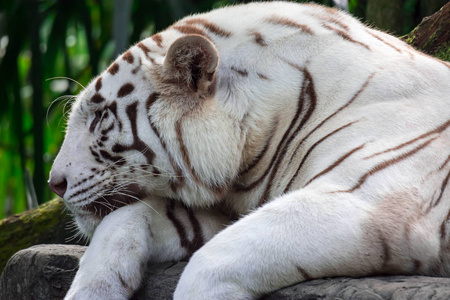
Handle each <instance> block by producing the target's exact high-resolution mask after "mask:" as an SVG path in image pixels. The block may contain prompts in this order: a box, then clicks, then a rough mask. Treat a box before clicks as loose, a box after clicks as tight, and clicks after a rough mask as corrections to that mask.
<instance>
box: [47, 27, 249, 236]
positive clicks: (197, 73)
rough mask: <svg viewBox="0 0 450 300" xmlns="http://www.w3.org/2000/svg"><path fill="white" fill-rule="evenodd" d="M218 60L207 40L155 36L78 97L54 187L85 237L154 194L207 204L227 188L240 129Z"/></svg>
mask: <svg viewBox="0 0 450 300" xmlns="http://www.w3.org/2000/svg"><path fill="white" fill-rule="evenodd" d="M155 41H156V42H155ZM155 44H156V45H155ZM217 64H218V55H217V51H216V50H215V47H214V46H213V45H212V44H211V42H209V41H208V40H207V39H205V38H203V37H201V36H196V35H190V36H185V37H183V38H180V39H178V40H176V41H175V42H173V43H171V46H170V48H169V49H168V50H167V49H165V47H164V46H162V45H159V44H158V40H157V39H155V38H149V39H147V40H144V41H142V42H140V43H139V44H137V45H136V46H134V47H132V48H131V49H130V50H128V51H127V52H125V53H124V54H123V55H122V56H121V57H119V58H118V59H117V60H116V61H115V62H114V63H113V64H112V65H111V66H110V67H109V69H107V70H106V71H105V72H103V73H102V74H101V75H100V76H98V77H97V78H96V79H94V80H93V81H92V82H91V83H90V84H89V86H88V87H87V88H86V89H85V90H84V91H83V92H82V93H80V94H79V96H78V97H77V100H76V102H75V104H74V106H73V107H72V111H71V115H70V118H69V122H68V128H67V133H66V138H65V140H64V143H63V146H62V148H61V150H60V152H59V154H58V156H57V158H56V159H55V162H54V165H53V167H52V170H51V175H50V180H49V184H50V187H51V188H52V189H53V191H55V193H56V194H58V195H59V196H61V197H62V198H64V200H65V203H66V205H67V206H68V207H69V209H70V210H71V211H72V212H73V213H74V215H75V220H76V222H77V224H78V227H79V228H80V230H81V231H82V232H83V233H84V234H86V235H88V236H90V235H91V234H92V233H93V231H94V229H95V227H96V226H97V225H98V223H99V222H100V221H101V220H102V218H103V217H105V216H106V215H107V214H108V213H110V212H111V211H113V210H115V209H117V208H119V207H121V206H124V205H127V204H130V203H133V202H136V201H141V199H143V198H145V197H146V196H149V195H151V196H157V197H167V198H183V197H184V198H185V199H193V200H191V201H195V204H197V205H209V204H210V203H212V201H214V199H216V198H218V197H221V196H223V195H224V193H226V192H227V190H228V188H229V183H230V182H231V180H232V178H233V177H235V176H236V173H237V169H238V165H239V163H240V150H241V146H240V142H241V138H242V133H241V132H240V131H239V130H237V129H239V127H238V126H236V125H235V124H236V123H237V120H236V119H235V118H234V117H232V116H231V114H230V113H229V112H227V111H225V110H224V109H223V108H221V107H220V105H219V104H218V103H217V101H215V100H214V93H215V89H216V85H217V81H216V68H217ZM193 153H195V155H196V156H195V160H194V159H193V158H191V157H192V156H193ZM186 195H189V197H187V196H186ZM186 201H187V202H188V201H189V200H186ZM188 203H189V202H188Z"/></svg>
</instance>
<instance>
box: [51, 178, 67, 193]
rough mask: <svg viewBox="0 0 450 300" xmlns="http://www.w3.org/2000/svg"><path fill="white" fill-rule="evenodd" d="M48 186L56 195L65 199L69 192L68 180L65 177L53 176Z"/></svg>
mask: <svg viewBox="0 0 450 300" xmlns="http://www.w3.org/2000/svg"><path fill="white" fill-rule="evenodd" d="M48 185H49V187H50V189H51V190H52V191H53V192H55V194H56V195H58V196H60V197H61V198H63V196H64V194H65V193H66V190H67V180H66V178H65V177H64V176H51V177H50V180H49V181H48Z"/></svg>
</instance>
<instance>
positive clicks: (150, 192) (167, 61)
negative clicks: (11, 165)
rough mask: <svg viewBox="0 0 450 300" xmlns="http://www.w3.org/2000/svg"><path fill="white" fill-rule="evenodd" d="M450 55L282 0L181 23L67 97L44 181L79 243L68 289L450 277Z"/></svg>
mask: <svg viewBox="0 0 450 300" xmlns="http://www.w3.org/2000/svg"><path fill="white" fill-rule="evenodd" d="M449 95H450V65H449V64H448V63H447V62H443V61H440V60H438V59H434V58H432V57H429V56H427V55H424V54H422V53H420V52H417V51H415V50H414V49H412V48H411V47H409V46H407V45H406V44H405V43H403V42H401V41H400V40H398V39H396V38H394V37H392V36H390V35H388V34H386V33H383V32H380V31H377V30H375V29H372V28H368V27H366V26H364V25H363V24H361V23H360V22H359V21H358V20H356V19H354V18H352V17H351V16H349V15H348V14H345V13H343V12H340V11H338V10H335V9H330V8H326V7H322V6H318V5H312V4H303V5H301V4H294V3H284V2H268V3H252V4H247V5H239V6H230V7H226V8H221V9H217V10H213V11H211V12H209V13H205V14H199V15H193V16H189V17H186V18H184V19H182V20H180V21H179V22H177V23H175V24H173V25H172V26H171V27H169V28H168V29H166V30H165V31H163V32H161V33H158V34H156V35H153V36H152V37H149V38H147V39H145V40H143V41H141V42H139V43H137V44H136V45H134V46H132V47H131V48H130V49H129V50H127V51H126V52H125V53H123V54H122V55H120V56H119V57H118V58H117V60H116V61H115V62H113V63H112V65H111V66H110V67H109V68H108V69H107V70H105V71H104V72H102V73H101V74H100V75H99V76H98V77H96V78H94V79H93V81H92V82H91V83H90V84H89V85H88V86H87V87H86V89H84V90H83V91H82V92H81V93H80V94H79V95H78V97H77V100H76V102H75V103H74V104H73V107H72V109H71V113H70V117H69V120H68V127H67V132H66V137H65V140H64V143H63V145H62V147H61V150H60V152H59V154H58V156H57V158H56V159H55V162H54V164H53V167H52V170H51V176H50V180H49V184H50V187H51V188H52V190H53V191H55V193H56V194H58V195H59V196H61V197H62V198H63V199H64V201H65V203H66V205H67V207H68V208H69V209H70V210H71V211H72V213H73V214H74V216H75V220H76V222H77V224H78V226H79V229H80V230H81V231H82V232H84V234H86V235H88V236H89V237H90V238H91V242H90V245H89V247H88V249H87V251H86V253H85V254H84V256H83V257H82V259H81V261H80V268H79V270H78V272H77V274H76V277H75V279H74V281H73V283H72V285H71V287H70V290H69V292H68V294H67V296H66V299H129V298H130V297H131V296H132V295H133V293H134V292H135V291H136V290H137V289H138V288H139V286H140V284H141V282H142V278H143V274H144V272H145V268H146V266H147V262H149V261H154V262H163V261H177V260H182V259H189V263H188V265H187V267H186V269H185V270H184V272H183V274H182V276H181V279H180V281H179V283H178V286H177V288H176V290H175V293H174V298H175V299H256V298H258V297H260V296H262V295H264V294H266V293H269V292H272V291H274V290H277V289H280V288H282V287H285V286H288V285H291V284H294V283H297V282H301V281H305V280H310V279H315V278H323V277H333V276H353V277H362V276H370V275H374V274H421V275H430V276H449V275H450V261H449V258H450V243H449V235H450V228H449V226H450V225H449V217H450V189H449V186H450V184H449V180H450V150H449V149H450V115H449V112H450V96H449Z"/></svg>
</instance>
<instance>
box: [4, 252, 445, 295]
mask: <svg viewBox="0 0 450 300" xmlns="http://www.w3.org/2000/svg"><path fill="white" fill-rule="evenodd" d="M85 250H86V247H82V246H75V245H37V246H33V247H30V248H28V249H25V250H22V251H19V252H18V253H16V254H15V255H14V256H13V257H11V259H10V260H9V262H8V264H7V266H6V268H5V270H4V272H3V274H2V276H1V278H0V299H1V300H9V299H36V300H41V299H42V300H43V299H45V300H53V299H55V300H56V299H62V298H63V297H64V295H65V293H66V291H67V290H68V288H69V286H70V283H71V281H72V279H73V277H74V276H75V273H76V271H77V268H78V261H79V259H80V258H81V256H82V255H83V253H84V251H85ZM185 266H186V262H179V263H163V264H149V267H148V271H147V272H146V275H145V278H146V279H145V280H144V283H143V285H142V287H141V288H140V290H139V291H137V292H136V294H135V295H134V297H133V300H139V299H172V293H173V291H174V289H175V286H176V283H177V281H178V279H179V277H180V275H181V272H182V271H183V269H184V267H185ZM263 299H265V300H269V299H270V300H275V299H277V300H278V299H291V300H306V299H308V300H312V299H355V300H356V299H358V300H359V299H361V300H362V299H367V300H381V299H402V300H403V299H405V300H406V299H411V300H413V299H414V300H427V299H435V300H437V299H450V278H433V277H422V276H378V277H367V278H361V279H353V278H347V277H340V278H326V279H317V280H311V281H308V282H303V283H300V284H296V285H293V286H290V287H287V288H284V289H281V290H279V291H277V292H275V293H272V294H270V295H267V296H265V297H263Z"/></svg>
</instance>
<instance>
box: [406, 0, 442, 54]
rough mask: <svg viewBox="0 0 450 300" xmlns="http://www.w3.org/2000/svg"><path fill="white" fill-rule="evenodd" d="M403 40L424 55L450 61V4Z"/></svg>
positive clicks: (423, 22)
mask: <svg viewBox="0 0 450 300" xmlns="http://www.w3.org/2000/svg"><path fill="white" fill-rule="evenodd" d="M402 38H403V39H404V40H405V41H406V42H407V43H408V44H410V45H411V46H413V47H414V48H416V49H418V50H420V51H422V52H424V53H427V54H429V55H433V56H435V57H437V58H439V59H442V60H446V61H450V2H449V3H447V4H446V5H444V7H442V8H441V9H440V10H439V11H438V12H436V13H435V14H433V15H432V16H430V17H426V18H424V19H423V20H422V22H421V23H420V24H419V26H417V27H416V28H415V29H414V30H413V31H411V32H410V33H409V34H407V35H406V36H404V37H402Z"/></svg>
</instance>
